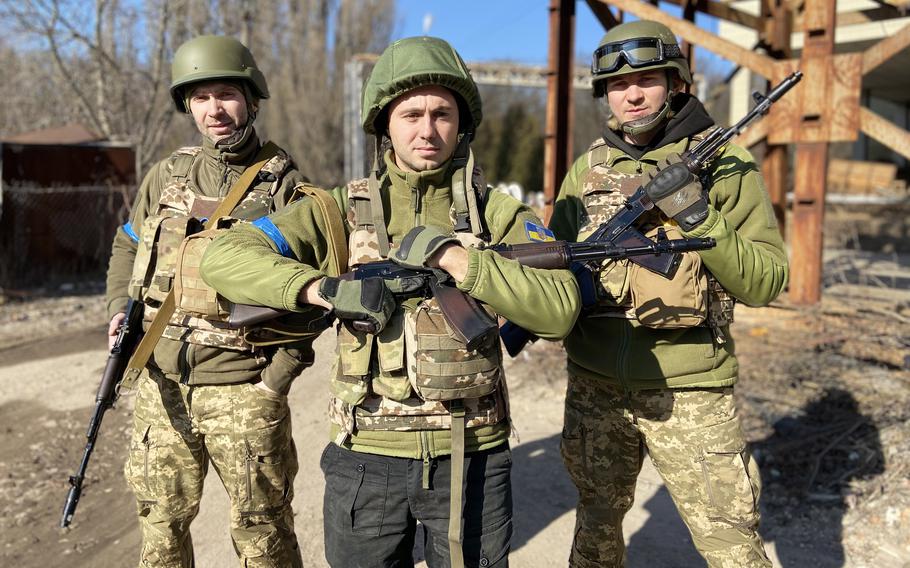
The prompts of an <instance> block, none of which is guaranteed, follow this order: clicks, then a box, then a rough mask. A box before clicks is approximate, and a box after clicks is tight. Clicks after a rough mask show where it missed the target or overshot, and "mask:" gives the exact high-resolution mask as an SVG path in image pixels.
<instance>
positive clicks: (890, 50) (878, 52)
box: [863, 24, 910, 75]
mask: <svg viewBox="0 0 910 568" xmlns="http://www.w3.org/2000/svg"><path fill="white" fill-rule="evenodd" d="M908 45H910V24H907V25H906V26H904V27H902V28H901V29H900V30H898V32H897V33H896V34H894V35H893V36H891V37H886V38H885V39H883V40H881V41H880V42H878V43H876V44H875V45H873V46H872V47H870V48H869V49H867V50H866V51H865V52H864V53H863V75H866V74H867V73H869V72H870V71H872V70H873V69H875V68H876V67H878V66H879V65H881V64H882V63H884V62H885V61H887V60H889V59H891V58H892V57H894V56H895V55H897V54H898V53H899V52H901V51H903V50H904V49H905V48H906V47H907V46H908Z"/></svg>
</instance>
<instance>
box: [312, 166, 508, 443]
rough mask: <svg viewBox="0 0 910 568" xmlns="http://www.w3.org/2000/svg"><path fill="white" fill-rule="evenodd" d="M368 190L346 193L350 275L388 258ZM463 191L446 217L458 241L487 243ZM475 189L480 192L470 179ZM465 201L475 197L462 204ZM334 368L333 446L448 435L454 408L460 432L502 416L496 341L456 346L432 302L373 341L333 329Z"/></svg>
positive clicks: (396, 318) (417, 302)
mask: <svg viewBox="0 0 910 568" xmlns="http://www.w3.org/2000/svg"><path fill="white" fill-rule="evenodd" d="M471 161H472V160H471ZM469 167H470V164H469ZM469 171H473V168H472V167H471V168H470V170H469ZM458 177H459V176H458V175H457V173H456V175H455V176H453V179H457V178H458ZM373 179H374V180H375V178H373ZM374 183H375V182H374ZM370 185H371V180H370V179H361V180H356V181H353V182H351V183H349V184H348V186H347V190H348V213H347V222H348V226H349V228H350V230H351V234H350V239H349V251H350V252H349V255H350V257H349V258H350V260H349V264H350V266H351V267H352V268H353V267H355V266H357V265H360V264H364V263H368V262H375V261H380V260H384V259H385V258H386V255H387V254H388V249H389V243H388V241H387V237H386V242H385V243H383V242H382V236H381V235H384V229H385V227H384V221H377V223H378V222H381V223H383V226H382V227H381V228H380V229H379V231H377V230H376V225H375V224H374V218H376V217H374V214H375V213H376V209H377V208H376V207H375V203H376V201H377V200H376V199H375V198H373V197H372V195H377V196H378V183H376V187H375V191H371V187H370ZM464 185H465V184H463V183H462V184H458V183H453V204H452V206H451V208H450V210H449V217H450V220H451V222H452V225H453V227H456V228H458V227H461V228H460V229H456V231H455V234H456V237H457V238H458V240H459V241H460V242H461V244H463V245H464V246H465V247H471V246H477V245H478V244H480V243H481V242H485V241H488V240H489V237H488V235H487V234H486V230H485V229H484V227H483V223H482V222H481V221H480V219H481V214H480V211H481V208H480V207H478V206H477V205H476V203H477V201H480V200H481V199H482V195H479V194H478V193H477V192H475V191H470V192H465V191H464V190H463V188H464ZM473 186H474V187H475V188H477V187H486V185H485V184H484V182H483V180H482V178H481V177H480V175H479V173H478V172H476V171H475V172H474V177H473ZM459 188H461V189H460V191H459ZM458 193H461V194H462V197H461V198H459V197H458V195H457V194H458ZM465 193H473V194H474V195H470V196H468V199H467V200H465V199H464V194H465ZM472 203H473V205H472ZM380 208H381V205H380ZM378 219H382V217H381V216H379V217H378ZM382 251H385V252H382ZM336 365H337V368H336V369H335V372H334V379H333V381H332V392H333V400H332V405H331V411H330V415H331V419H332V421H333V423H334V424H336V425H338V426H339V427H340V435H339V438H338V439H336V442H337V443H338V444H342V443H343V442H344V441H345V440H346V439H347V438H348V437H349V436H350V435H351V434H353V433H354V432H355V431H356V430H397V431H413V430H440V429H450V428H451V427H452V410H453V405H455V406H456V407H458V406H461V407H463V409H464V426H465V427H466V428H473V427H478V426H485V425H493V424H497V423H499V422H501V421H502V420H504V419H506V418H507V416H508V410H507V406H506V404H507V395H506V393H505V388H504V387H505V383H504V381H503V372H502V353H501V351H500V347H499V340H498V338H497V337H492V338H491V340H490V341H488V342H487V343H485V344H483V345H481V346H480V347H478V348H477V350H475V351H469V350H468V349H467V348H466V346H465V345H464V343H462V342H461V341H459V340H457V339H455V337H454V334H453V333H452V330H451V328H450V327H449V324H448V322H446V320H445V318H444V317H443V315H442V312H441V310H440V308H439V305H438V303H437V302H436V299H435V298H428V299H421V298H415V299H411V300H407V301H405V302H403V303H402V304H401V305H400V306H399V307H398V309H397V310H396V312H395V313H394V314H393V315H392V318H391V319H390V321H389V323H388V325H387V326H386V328H385V329H383V330H382V332H380V333H379V334H378V335H375V336H374V335H371V334H368V333H364V332H359V331H356V330H353V329H352V328H350V327H349V326H345V325H339V326H338V358H337V362H336Z"/></svg>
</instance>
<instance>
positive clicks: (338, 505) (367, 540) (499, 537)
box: [321, 444, 512, 568]
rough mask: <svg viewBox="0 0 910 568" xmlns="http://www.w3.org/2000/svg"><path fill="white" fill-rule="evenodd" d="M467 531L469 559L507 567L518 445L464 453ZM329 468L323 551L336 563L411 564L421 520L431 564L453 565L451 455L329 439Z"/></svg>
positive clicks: (353, 566) (350, 566) (351, 566)
mask: <svg viewBox="0 0 910 568" xmlns="http://www.w3.org/2000/svg"><path fill="white" fill-rule="evenodd" d="M464 461H465V475H464V503H463V508H462V523H463V525H462V527H463V528H462V534H463V545H462V549H463V551H464V560H465V566H469V567H471V566H477V567H481V568H492V567H496V568H505V567H507V566H508V564H509V558H508V554H509V545H510V542H511V539H512V484H511V469H512V452H511V450H509V447H508V445H507V444H504V445H502V446H500V447H498V448H494V449H492V450H488V451H483V452H473V453H469V454H466V455H465V460H464ZM321 465H322V471H323V473H324V474H325V481H326V487H325V501H324V502H323V516H324V522H325V554H326V559H327V560H328V562H329V564H330V565H331V566H332V567H333V568H366V567H383V568H386V567H404V566H407V567H413V566H414V560H413V556H412V550H413V548H414V539H415V535H416V532H417V522H418V521H420V523H421V524H422V525H423V526H424V535H425V537H424V545H425V549H426V560H427V565H428V566H429V567H430V568H448V567H449V566H450V559H449V545H448V528H449V480H450V473H451V459H450V458H449V457H442V458H437V459H434V460H432V461H431V462H430V466H429V467H430V472H429V473H430V476H429V486H430V488H429V489H423V487H422V485H423V468H424V463H423V462H422V461H421V460H413V459H408V458H394V457H387V456H377V455H373V454H366V453H361V452H354V451H351V450H346V449H344V448H341V447H339V446H337V445H335V444H329V445H328V446H327V447H326V449H325V451H323V453H322V461H321Z"/></svg>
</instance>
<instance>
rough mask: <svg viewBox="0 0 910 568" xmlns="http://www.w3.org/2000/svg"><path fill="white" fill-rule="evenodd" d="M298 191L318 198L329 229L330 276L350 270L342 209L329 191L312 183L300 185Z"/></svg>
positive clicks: (317, 200)
mask: <svg viewBox="0 0 910 568" xmlns="http://www.w3.org/2000/svg"><path fill="white" fill-rule="evenodd" d="M297 191H299V192H301V193H303V194H304V195H308V196H309V197H312V198H313V199H315V200H316V204H317V205H318V206H319V212H320V213H322V218H323V219H325V224H326V229H327V230H328V232H329V234H328V239H327V240H328V245H329V251H328V252H329V269H330V270H329V276H340V275H341V274H343V273H345V272H347V271H348V239H347V237H346V236H345V233H344V225H343V224H342V218H343V216H342V214H341V209H340V208H339V207H338V203H337V202H336V201H335V199H334V198H333V197H332V196H331V194H329V192H328V191H325V190H324V189H320V188H318V187H315V186H312V185H306V184H304V185H300V186H298V187H297Z"/></svg>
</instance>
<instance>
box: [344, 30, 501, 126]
mask: <svg viewBox="0 0 910 568" xmlns="http://www.w3.org/2000/svg"><path fill="white" fill-rule="evenodd" d="M428 85H439V86H441V87H445V88H447V89H449V90H450V91H452V92H454V93H455V94H456V95H458V97H457V98H459V99H460V100H459V101H458V102H459V111H460V112H461V113H462V116H461V120H460V121H459V128H460V129H461V130H462V131H464V132H470V133H471V135H473V133H474V131H475V130H476V129H477V126H478V125H479V124H480V120H481V118H482V117H483V113H482V110H481V104H480V93H478V91H477V85H476V84H474V79H472V78H471V74H470V73H469V72H468V68H467V66H466V65H465V64H464V61H462V59H461V56H459V55H458V53H457V52H456V51H455V50H454V49H453V48H452V46H451V45H449V44H448V43H447V42H445V41H444V40H441V39H439V38H435V37H427V36H422V37H409V38H405V39H400V40H398V41H396V42H395V43H393V44H391V45H390V46H389V47H387V48H386V50H385V51H383V52H382V55H380V56H379V59H378V60H377V61H376V65H375V66H374V67H373V71H372V72H371V73H370V78H369V79H367V82H366V84H365V85H364V87H363V110H362V112H361V115H360V116H361V118H362V119H363V123H362V124H363V130H364V131H365V132H366V133H367V134H373V135H376V136H381V135H382V134H383V133H384V131H385V125H384V124H381V122H382V121H377V119H378V118H380V116H381V115H383V111H384V110H385V108H386V107H387V106H388V105H389V103H391V102H392V101H394V100H395V99H396V98H398V97H400V96H401V95H403V94H404V93H406V92H408V91H410V90H413V89H416V88H418V87H425V86H428ZM462 105H463V106H462ZM464 111H467V113H468V114H469V115H470V120H464Z"/></svg>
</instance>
